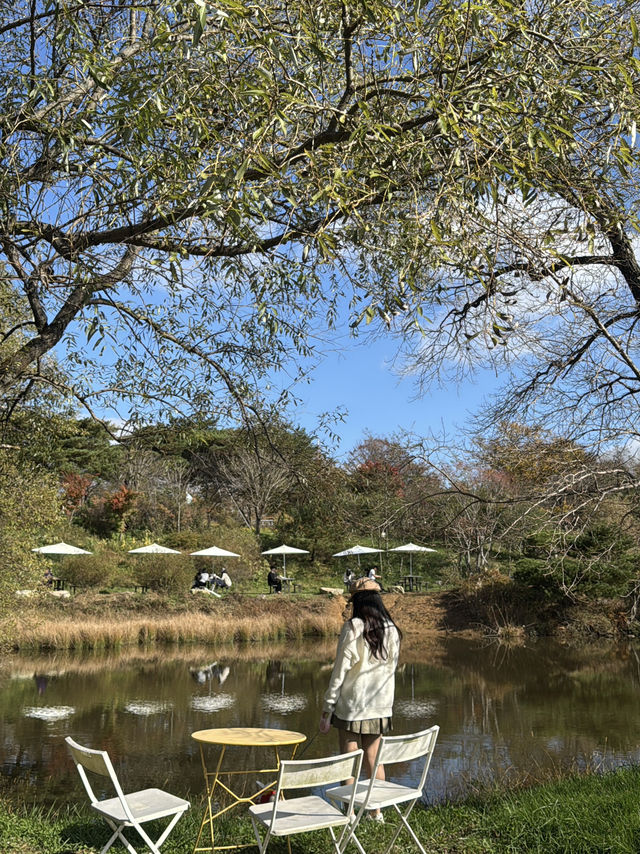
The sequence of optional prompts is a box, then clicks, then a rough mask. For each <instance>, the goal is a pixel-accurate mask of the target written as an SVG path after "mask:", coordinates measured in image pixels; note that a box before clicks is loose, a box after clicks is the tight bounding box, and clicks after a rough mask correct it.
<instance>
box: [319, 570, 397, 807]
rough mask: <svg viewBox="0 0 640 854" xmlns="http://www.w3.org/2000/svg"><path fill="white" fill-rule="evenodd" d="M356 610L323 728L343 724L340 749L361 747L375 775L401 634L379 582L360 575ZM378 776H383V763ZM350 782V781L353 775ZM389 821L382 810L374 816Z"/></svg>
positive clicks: (345, 632)
mask: <svg viewBox="0 0 640 854" xmlns="http://www.w3.org/2000/svg"><path fill="white" fill-rule="evenodd" d="M350 602H351V604H352V606H353V614H352V617H351V619H350V620H347V622H346V623H345V624H344V626H343V627H342V631H341V632H340V638H339V640H338V651H337V653H336V661H335V664H334V665H333V671H332V673H331V679H330V681H329V687H328V688H327V690H326V692H325V695H324V703H323V708H322V716H321V718H320V732H325V733H326V732H329V729H330V726H331V724H333V726H334V727H335V728H336V729H337V730H338V738H339V742H340V752H341V753H347V752H351V751H354V750H358V748H360V747H362V749H363V751H364V756H363V768H364V773H365V774H366V775H367V776H368V777H371V774H372V771H373V767H374V764H375V758H376V754H377V752H378V746H379V744H380V736H382V735H386V734H387V733H388V732H390V731H391V727H392V723H391V714H392V709H393V695H394V690H395V673H396V667H397V664H398V653H399V651H400V639H401V637H402V634H401V632H400V630H399V629H398V627H397V626H396V624H395V623H394V622H393V620H392V618H391V615H390V614H389V612H388V611H387V609H386V608H385V606H384V603H383V601H382V598H381V596H380V586H379V585H378V584H376V582H375V581H372V580H371V579H369V578H359V579H358V580H357V581H356V582H354V584H353V585H352V586H351V598H350ZM377 776H378V777H379V778H380V779H384V768H383V767H382V766H381V767H380V768H378V773H377ZM348 782H351V781H348ZM371 817H372V818H373V819H375V820H376V821H384V819H383V817H382V814H381V813H380V811H379V810H377V811H376V812H374V813H373V814H372V816H371Z"/></svg>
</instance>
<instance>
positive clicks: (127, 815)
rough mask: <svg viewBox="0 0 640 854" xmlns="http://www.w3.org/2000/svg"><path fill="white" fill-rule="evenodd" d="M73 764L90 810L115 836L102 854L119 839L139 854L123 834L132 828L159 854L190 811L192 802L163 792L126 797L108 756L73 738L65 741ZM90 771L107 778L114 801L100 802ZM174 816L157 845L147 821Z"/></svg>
mask: <svg viewBox="0 0 640 854" xmlns="http://www.w3.org/2000/svg"><path fill="white" fill-rule="evenodd" d="M65 741H66V742H67V746H68V748H69V751H70V752H71V756H72V757H73V761H74V762H75V763H76V768H77V769H78V773H79V774H80V779H81V780H82V783H83V785H84V787H85V789H86V791H87V794H88V795H89V800H90V801H91V806H92V807H93V809H94V810H96V812H99V813H100V815H101V816H102V817H103V818H104V820H105V821H106V822H107V824H108V825H109V827H110V828H111V829H112V830H113V834H112V836H111V838H110V839H109V841H108V842H107V844H106V845H105V846H104V848H103V849H102V851H101V852H100V854H105V852H106V851H108V850H109V848H111V846H112V845H113V843H114V842H115V841H116V839H119V840H120V841H121V842H122V844H123V845H124V846H125V848H126V849H127V851H129V854H137V852H136V849H135V848H134V847H133V846H132V845H131V843H130V842H129V841H128V840H127V839H126V838H125V836H124V834H123V833H122V831H123V829H124V828H125V827H133V828H134V829H135V830H136V831H137V832H138V833H139V835H140V836H141V838H142V839H143V840H144V842H145V843H146V845H148V847H149V849H150V850H151V851H152V852H153V854H160V846H161V845H162V843H163V842H164V841H165V840H166V838H167V837H168V836H169V834H170V833H171V831H172V830H173V828H174V825H175V824H176V822H177V821H178V819H179V818H180V816H181V815H182V814H183V813H184V812H185V810H188V809H189V806H190V804H189V801H185V800H183V799H182V798H177V797H176V796H175V795H170V794H169V793H168V792H163V791H162V789H142V790H141V791H139V792H132V793H131V794H129V795H125V794H124V792H123V791H122V788H121V786H120V783H119V782H118V778H117V776H116V772H115V771H114V768H113V765H112V764H111V760H110V759H109V754H108V753H107V752H106V751H105V750H92V749H91V748H89V747H82V745H80V744H77V743H76V742H75V741H74V740H73V739H72V738H69V737H67V738H65ZM87 771H89V772H90V773H92V774H98V775H99V776H100V777H108V778H109V779H110V780H111V783H112V785H113V789H114V791H115V793H116V796H115V797H114V798H108V799H105V800H99V799H98V798H97V797H96V796H95V794H94V791H93V788H92V787H91V783H90V782H89V778H88V776H87ZM169 816H173V818H172V819H171V821H170V822H169V825H168V827H167V828H166V829H165V831H164V833H162V835H161V836H160V837H159V838H158V839H157V840H156V841H155V842H154V841H153V840H152V839H151V837H150V836H149V835H148V834H147V832H146V831H145V829H144V828H143V827H142V825H143V824H145V823H146V822H148V821H155V820H156V819H158V818H168V817H169Z"/></svg>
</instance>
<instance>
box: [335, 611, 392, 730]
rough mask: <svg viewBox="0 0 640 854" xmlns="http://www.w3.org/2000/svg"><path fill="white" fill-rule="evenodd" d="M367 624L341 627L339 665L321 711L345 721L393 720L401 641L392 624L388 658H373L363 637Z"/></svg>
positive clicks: (387, 639) (388, 634)
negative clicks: (390, 718) (333, 713)
mask: <svg viewBox="0 0 640 854" xmlns="http://www.w3.org/2000/svg"><path fill="white" fill-rule="evenodd" d="M363 631H364V623H363V622H362V620H360V619H359V618H358V617H354V618H353V619H351V620H347V622H346V623H345V624H344V626H343V627H342V631H341V632H340V638H339V639H338V650H337V652H336V661H335V664H334V665H333V671H332V673H331V679H330V680H329V687H328V688H327V690H326V692H325V695H324V703H323V706H322V709H323V711H324V712H329V713H332V712H335V714H336V715H337V716H338V717H339V718H342V719H343V720H345V721H365V720H369V719H370V718H388V717H391V713H392V710H393V695H394V690H395V673H396V667H397V664H398V653H399V652H400V637H399V635H398V630H397V629H396V627H395V626H394V625H393V624H391V623H390V624H388V626H387V628H386V630H385V646H386V649H387V658H385V659H380V658H374V657H373V656H372V655H371V652H370V650H369V645H368V644H367V642H366V641H365V639H364V636H363Z"/></svg>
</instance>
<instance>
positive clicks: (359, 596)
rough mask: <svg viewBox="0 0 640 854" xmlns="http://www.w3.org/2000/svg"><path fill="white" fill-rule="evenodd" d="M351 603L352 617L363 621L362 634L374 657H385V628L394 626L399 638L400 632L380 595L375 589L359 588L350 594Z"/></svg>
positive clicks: (386, 652)
mask: <svg viewBox="0 0 640 854" xmlns="http://www.w3.org/2000/svg"><path fill="white" fill-rule="evenodd" d="M351 603H352V605H353V614H352V619H353V617H359V619H361V620H362V622H363V623H364V632H363V636H364V639H365V641H366V642H367V644H368V646H369V650H370V651H371V655H372V656H373V657H374V658H380V659H383V660H384V659H385V658H386V657H387V655H388V650H387V646H386V644H385V629H386V628H387V626H389V625H392V626H395V627H396V630H397V632H398V635H399V637H400V639H402V632H401V631H400V629H399V628H398V627H397V626H396V624H395V623H394V622H393V620H392V618H391V614H390V613H389V612H388V611H387V609H386V608H385V606H384V602H383V601H382V597H381V596H380V594H379V593H377V592H376V591H375V590H360V591H358V592H357V593H354V594H353V595H352V596H351Z"/></svg>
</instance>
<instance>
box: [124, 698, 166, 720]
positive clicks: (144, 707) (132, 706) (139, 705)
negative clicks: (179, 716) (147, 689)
mask: <svg viewBox="0 0 640 854" xmlns="http://www.w3.org/2000/svg"><path fill="white" fill-rule="evenodd" d="M172 708H173V703H167V702H164V701H162V700H132V701H131V702H130V703H127V705H126V706H125V707H124V710H125V712H130V713H131V714H132V715H142V716H143V717H148V716H149V715H161V714H163V712H169V711H171V709H172Z"/></svg>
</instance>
